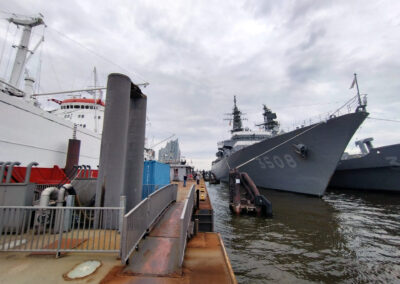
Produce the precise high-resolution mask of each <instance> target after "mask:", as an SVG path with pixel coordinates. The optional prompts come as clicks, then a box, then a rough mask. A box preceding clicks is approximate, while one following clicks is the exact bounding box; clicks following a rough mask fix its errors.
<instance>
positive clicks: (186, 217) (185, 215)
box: [179, 185, 195, 267]
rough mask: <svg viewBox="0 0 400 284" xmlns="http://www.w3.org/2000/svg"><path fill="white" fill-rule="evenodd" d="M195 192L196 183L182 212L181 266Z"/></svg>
mask: <svg viewBox="0 0 400 284" xmlns="http://www.w3.org/2000/svg"><path fill="white" fill-rule="evenodd" d="M194 192H195V185H192V187H191V188H190V191H189V193H188V195H187V197H186V200H185V205H184V206H183V210H182V214H181V217H180V235H179V257H180V262H179V266H180V267H181V266H182V264H183V259H184V256H185V249H186V243H187V236H188V231H189V226H190V222H191V221H192V213H193V206H194Z"/></svg>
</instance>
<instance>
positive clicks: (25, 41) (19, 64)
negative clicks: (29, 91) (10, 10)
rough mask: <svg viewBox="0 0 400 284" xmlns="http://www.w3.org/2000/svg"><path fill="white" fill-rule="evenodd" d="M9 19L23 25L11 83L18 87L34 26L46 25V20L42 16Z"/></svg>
mask: <svg viewBox="0 0 400 284" xmlns="http://www.w3.org/2000/svg"><path fill="white" fill-rule="evenodd" d="M8 21H9V22H10V23H13V24H15V25H17V26H23V27H24V29H23V31H22V36H21V41H20V43H19V45H18V46H16V47H17V49H18V50H17V54H16V55H15V60H14V65H13V68H12V71H11V76H10V81H9V83H10V85H12V86H14V87H16V88H18V85H19V82H20V80H21V75H22V72H23V70H24V68H25V63H26V59H27V54H28V52H31V51H29V50H28V46H29V41H30V38H31V33H32V28H33V27H35V26H39V25H44V21H43V19H42V18H41V17H38V18H31V19H25V20H23V19H15V18H9V19H8Z"/></svg>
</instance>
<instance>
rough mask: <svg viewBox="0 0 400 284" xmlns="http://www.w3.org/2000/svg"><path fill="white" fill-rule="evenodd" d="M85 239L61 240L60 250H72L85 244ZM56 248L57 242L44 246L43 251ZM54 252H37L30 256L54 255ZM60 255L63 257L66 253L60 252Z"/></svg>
mask: <svg viewBox="0 0 400 284" xmlns="http://www.w3.org/2000/svg"><path fill="white" fill-rule="evenodd" d="M86 240H87V239H62V241H61V246H60V248H61V249H73V248H76V247H77V246H79V245H80V244H82V243H83V242H85V241H86ZM57 247H58V240H56V241H55V242H52V243H51V244H49V245H47V246H44V247H43V249H56V248H57ZM55 254H56V252H47V251H38V252H32V253H31V254H30V255H55ZM60 254H61V255H65V254H66V252H61V253H60Z"/></svg>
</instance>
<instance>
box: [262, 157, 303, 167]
mask: <svg viewBox="0 0 400 284" xmlns="http://www.w3.org/2000/svg"><path fill="white" fill-rule="evenodd" d="M256 160H257V161H258V164H259V165H260V167H261V168H262V169H266V168H267V167H268V168H270V169H274V168H280V169H283V168H285V167H289V168H296V167H297V162H296V161H295V159H293V157H292V156H291V155H289V154H284V155H283V158H282V157H280V156H278V155H274V156H272V157H268V156H264V157H259V158H257V159H256Z"/></svg>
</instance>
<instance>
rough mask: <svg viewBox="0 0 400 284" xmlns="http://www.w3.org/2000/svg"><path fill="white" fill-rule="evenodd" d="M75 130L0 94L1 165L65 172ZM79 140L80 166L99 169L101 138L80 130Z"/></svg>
mask: <svg viewBox="0 0 400 284" xmlns="http://www.w3.org/2000/svg"><path fill="white" fill-rule="evenodd" d="M73 127H74V125H73V123H72V122H70V121H67V120H65V119H63V118H60V117H58V116H56V115H54V114H51V113H48V112H46V111H44V110H42V109H40V108H38V107H36V106H34V105H32V104H31V103H28V102H26V101H25V100H24V99H23V98H18V97H13V96H10V95H8V94H5V93H3V92H1V91H0V161H3V162H6V161H18V162H20V163H21V165H24V166H25V165H27V164H28V163H30V162H32V161H35V162H38V163H39V166H40V167H53V166H54V165H57V166H59V167H61V168H63V167H64V166H65V161H66V154H67V147H68V140H69V139H71V138H72V134H73ZM76 137H77V139H79V140H81V149H80V158H79V164H81V165H82V164H84V165H90V166H91V167H92V168H97V165H98V163H99V155H100V144H101V135H100V134H97V133H94V132H93V131H90V130H86V129H83V128H81V127H78V129H77V134H76Z"/></svg>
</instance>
